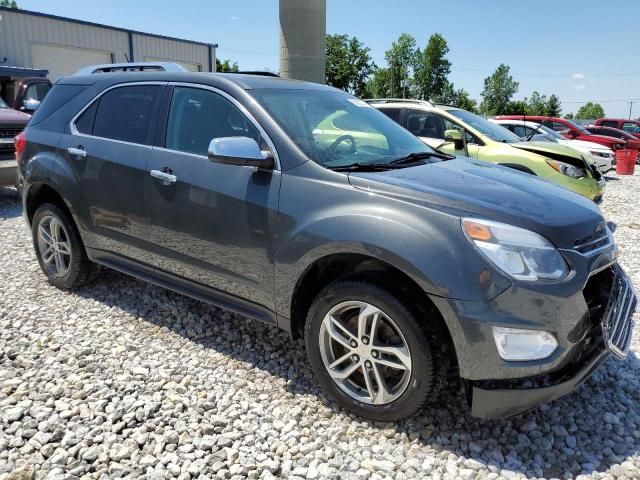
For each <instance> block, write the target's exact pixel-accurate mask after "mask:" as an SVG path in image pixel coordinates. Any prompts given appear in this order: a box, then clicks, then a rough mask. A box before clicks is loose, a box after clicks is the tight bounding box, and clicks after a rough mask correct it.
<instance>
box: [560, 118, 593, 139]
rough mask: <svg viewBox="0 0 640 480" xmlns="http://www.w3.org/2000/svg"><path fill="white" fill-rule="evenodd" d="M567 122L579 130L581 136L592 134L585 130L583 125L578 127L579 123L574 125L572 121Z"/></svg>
mask: <svg viewBox="0 0 640 480" xmlns="http://www.w3.org/2000/svg"><path fill="white" fill-rule="evenodd" d="M566 122H567V123H568V124H570V125H572V126H573V127H574V128H575V129H576V130H578V131H579V132H580V134H581V135H591V133H589V130H587V129H586V128H584V127H583V126H582V125H578V124H577V123H574V122H572V121H571V120H566Z"/></svg>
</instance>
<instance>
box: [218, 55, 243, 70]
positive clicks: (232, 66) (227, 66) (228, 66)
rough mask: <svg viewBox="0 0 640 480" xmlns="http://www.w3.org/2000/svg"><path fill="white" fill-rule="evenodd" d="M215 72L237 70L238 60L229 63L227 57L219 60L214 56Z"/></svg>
mask: <svg viewBox="0 0 640 480" xmlns="http://www.w3.org/2000/svg"><path fill="white" fill-rule="evenodd" d="M216 72H234V73H235V72H238V62H233V63H231V60H229V59H227V60H225V61H224V62H221V61H220V59H219V58H216Z"/></svg>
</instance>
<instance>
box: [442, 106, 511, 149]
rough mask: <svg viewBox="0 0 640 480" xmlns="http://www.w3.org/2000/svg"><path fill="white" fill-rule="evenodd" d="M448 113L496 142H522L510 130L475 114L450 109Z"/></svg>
mask: <svg viewBox="0 0 640 480" xmlns="http://www.w3.org/2000/svg"><path fill="white" fill-rule="evenodd" d="M448 112H449V113H450V114H451V115H453V116H454V117H457V118H459V119H460V120H462V121H463V122H464V123H466V124H467V125H469V126H470V127H472V128H474V129H476V130H477V131H479V132H480V133H482V134H484V135H486V136H487V137H489V138H490V139H492V140H495V141H496V142H504V143H517V142H521V141H522V139H521V138H520V137H518V136H517V135H516V134H515V133H513V132H511V131H510V130H507V129H506V128H504V127H503V126H501V125H497V124H495V123H493V122H490V121H489V120H487V119H486V118H482V117H480V116H478V115H476V114H475V113H471V112H467V111H466V110H458V109H451V110H448Z"/></svg>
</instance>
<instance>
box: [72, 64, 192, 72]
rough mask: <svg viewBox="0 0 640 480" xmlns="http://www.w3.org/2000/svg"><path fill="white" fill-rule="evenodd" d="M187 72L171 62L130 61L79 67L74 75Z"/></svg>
mask: <svg viewBox="0 0 640 480" xmlns="http://www.w3.org/2000/svg"><path fill="white" fill-rule="evenodd" d="M144 71H151V72H188V71H189V70H187V69H186V68H185V67H183V66H182V65H179V64H177V63H171V62H132V63H103V64H100V65H90V66H88V67H84V68H81V69H80V70H78V71H77V72H76V73H74V75H92V74H94V73H113V72H144Z"/></svg>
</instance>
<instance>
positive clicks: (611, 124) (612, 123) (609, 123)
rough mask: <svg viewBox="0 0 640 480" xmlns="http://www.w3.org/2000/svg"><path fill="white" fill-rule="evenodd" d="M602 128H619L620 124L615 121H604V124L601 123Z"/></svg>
mask: <svg viewBox="0 0 640 480" xmlns="http://www.w3.org/2000/svg"><path fill="white" fill-rule="evenodd" d="M600 126H602V127H614V128H618V122H616V121H615V120H603V121H602V123H600Z"/></svg>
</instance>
